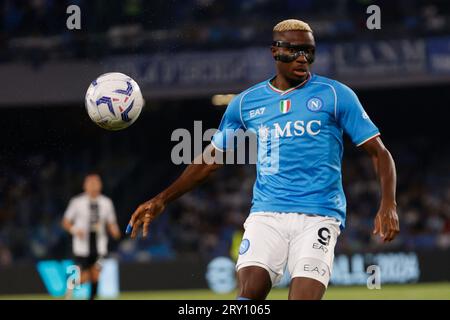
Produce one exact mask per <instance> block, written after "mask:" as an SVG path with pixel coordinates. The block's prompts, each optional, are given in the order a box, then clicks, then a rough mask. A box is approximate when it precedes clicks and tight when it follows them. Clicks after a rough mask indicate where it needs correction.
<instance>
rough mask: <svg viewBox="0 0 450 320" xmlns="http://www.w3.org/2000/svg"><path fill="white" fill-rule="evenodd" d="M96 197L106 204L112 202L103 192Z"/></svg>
mask: <svg viewBox="0 0 450 320" xmlns="http://www.w3.org/2000/svg"><path fill="white" fill-rule="evenodd" d="M98 197H99V199H100V201H103V202H105V203H108V204H112V203H113V201H112V200H111V198H109V197H108V196H105V195H104V194H101V195H99V196H98Z"/></svg>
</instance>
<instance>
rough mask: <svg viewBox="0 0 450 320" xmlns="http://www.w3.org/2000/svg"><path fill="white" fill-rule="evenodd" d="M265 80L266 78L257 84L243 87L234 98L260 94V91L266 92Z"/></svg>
mask: <svg viewBox="0 0 450 320" xmlns="http://www.w3.org/2000/svg"><path fill="white" fill-rule="evenodd" d="M267 81H268V80H264V81H261V82H258V83H257V84H255V85H253V86H251V87H249V88H247V89H245V90H244V91H242V92H240V93H239V94H238V95H237V96H236V98H239V100H241V99H243V98H245V97H248V96H253V95H260V94H261V93H262V92H266V91H265V90H266V88H267Z"/></svg>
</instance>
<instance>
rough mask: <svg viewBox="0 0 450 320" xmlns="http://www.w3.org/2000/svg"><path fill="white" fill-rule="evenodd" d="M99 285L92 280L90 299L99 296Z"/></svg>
mask: <svg viewBox="0 0 450 320" xmlns="http://www.w3.org/2000/svg"><path fill="white" fill-rule="evenodd" d="M97 287H98V282H91V296H90V297H89V300H94V299H95V297H96V296H97Z"/></svg>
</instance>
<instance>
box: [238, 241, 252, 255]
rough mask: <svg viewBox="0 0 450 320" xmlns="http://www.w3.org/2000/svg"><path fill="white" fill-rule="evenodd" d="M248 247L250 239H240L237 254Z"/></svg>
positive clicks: (243, 251)
mask: <svg viewBox="0 0 450 320" xmlns="http://www.w3.org/2000/svg"><path fill="white" fill-rule="evenodd" d="M248 248H250V241H249V240H248V239H242V242H241V245H240V246H239V254H244V253H246V252H247V251H248Z"/></svg>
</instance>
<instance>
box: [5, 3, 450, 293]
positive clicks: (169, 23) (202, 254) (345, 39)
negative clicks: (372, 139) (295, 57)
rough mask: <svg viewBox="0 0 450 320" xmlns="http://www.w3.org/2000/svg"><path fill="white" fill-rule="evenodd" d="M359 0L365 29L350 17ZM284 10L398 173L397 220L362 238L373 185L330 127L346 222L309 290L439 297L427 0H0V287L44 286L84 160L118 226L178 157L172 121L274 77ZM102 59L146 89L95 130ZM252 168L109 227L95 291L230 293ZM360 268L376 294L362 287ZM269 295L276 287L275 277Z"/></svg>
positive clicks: (446, 56) (449, 176)
mask: <svg viewBox="0 0 450 320" xmlns="http://www.w3.org/2000/svg"><path fill="white" fill-rule="evenodd" d="M70 4H76V5H78V6H79V7H80V8H81V13H82V18H81V30H71V31H69V30H67V28H66V19H67V17H68V14H66V8H67V6H68V5H70ZM371 4H377V5H379V6H380V8H381V29H380V30H368V29H367V28H366V19H367V18H368V16H369V15H368V14H367V13H366V8H367V7H368V6H369V5H371ZM285 18H299V19H303V20H305V21H307V22H308V23H310V25H311V26H312V28H313V30H314V31H315V37H316V42H317V44H318V55H317V61H316V63H315V66H314V69H313V70H314V71H315V72H317V73H319V74H321V75H324V76H329V77H331V78H335V79H337V80H340V81H342V82H344V83H346V84H348V85H349V86H351V87H352V88H353V89H355V91H356V92H357V94H358V96H359V97H360V100H361V102H362V103H363V105H364V106H365V108H366V111H367V112H368V113H369V115H370V116H371V118H372V119H373V120H374V122H375V123H376V124H377V125H378V127H379V128H380V130H381V133H382V137H383V141H384V142H385V144H386V145H387V146H388V147H389V149H390V150H391V152H392V154H393V157H394V159H395V161H396V164H397V170H398V198H397V201H398V211H399V217H400V222H401V233H400V235H399V236H398V238H397V239H396V240H395V241H394V242H393V243H391V244H388V245H383V244H381V243H380V242H379V241H378V239H377V238H375V237H372V236H371V231H372V226H373V217H374V216H375V213H376V210H377V205H378V200H379V197H378V196H379V195H378V184H377V183H376V181H375V180H374V174H373V172H372V170H373V169H372V166H371V163H370V159H369V158H368V157H367V156H366V155H365V153H364V152H362V151H361V150H357V149H356V148H354V147H353V146H352V145H351V144H350V143H349V141H347V148H346V152H345V155H344V164H343V177H344V184H345V190H346V195H347V200H348V226H347V228H346V230H345V231H344V232H343V234H342V235H341V236H340V238H339V241H338V245H337V247H336V259H335V266H334V273H333V277H332V280H331V285H330V289H329V291H328V292H327V294H326V296H325V298H327V299H430V298H431V299H450V283H449V281H450V166H449V163H450V148H449V146H450V143H449V140H448V137H449V134H448V120H447V119H448V117H447V115H448V110H447V109H448V108H449V101H450V90H449V89H448V88H449V85H450V5H449V3H448V1H444V0H440V1H439V0H428V1H425V0H423V1H422V0H411V1H399V0H390V1H387V0H386V1H369V0H359V1H357V0H333V1H331V0H328V1H322V0H321V1H312V0H292V1H289V0H283V1H281V0H276V1H275V0H246V1H240V0H232V1H219V0H185V1H143V0H123V1H106V0H105V1H102V0H91V1H87V0H77V1H75V0H73V1H52V0H38V1H31V0H26V1H18V0H3V1H1V2H0V26H1V29H0V47H1V50H0V79H1V85H0V111H1V116H0V128H1V129H0V130H1V137H2V138H1V143H0V299H3V298H12V299H20V298H28V299H41V298H44V299H45V298H52V297H53V298H58V297H61V296H62V295H63V292H64V289H65V279H66V276H67V275H66V269H65V266H66V265H68V264H70V263H71V262H70V261H68V259H70V256H71V250H70V249H71V246H70V244H71V239H70V237H69V236H68V235H67V234H65V233H64V232H63V230H62V228H61V227H60V222H61V218H62V214H63V212H64V210H65V208H66V205H67V203H68V200H69V199H70V197H72V196H73V195H75V194H77V193H79V192H81V182H82V178H83V174H84V173H86V172H88V171H91V170H99V171H100V172H101V174H102V177H103V180H104V185H105V190H104V192H105V194H106V195H108V196H110V197H111V198H112V199H113V201H114V203H115V206H116V210H117V214H118V219H119V224H120V227H121V230H125V226H126V224H127V222H128V219H129V217H130V214H131V213H132V212H133V210H134V209H135V207H136V206H137V205H138V204H139V203H141V202H142V201H144V200H147V199H148V198H149V197H151V196H153V195H155V194H156V193H157V192H158V191H160V190H161V189H162V188H164V187H166V186H167V185H168V184H169V183H170V182H172V181H173V179H174V178H175V177H176V176H177V175H178V174H180V173H181V171H182V170H183V169H184V166H182V165H174V164H172V163H171V160H170V153H171V150H172V148H173V147H174V145H175V144H176V142H174V141H171V133H172V131H173V130H175V129H177V128H186V129H187V130H189V131H191V132H193V128H194V121H200V120H201V121H202V122H203V123H202V125H203V130H206V129H208V128H217V126H218V124H219V121H220V118H221V116H222V113H223V111H224V109H225V107H224V105H223V104H224V103H226V100H227V96H217V95H225V94H235V93H239V92H240V91H242V90H244V89H246V88H247V87H249V86H250V85H252V84H255V83H257V82H259V81H262V80H264V79H267V78H269V77H270V76H271V75H272V74H273V60H272V58H271V56H270V53H269V50H268V46H269V44H270V41H271V28H272V26H273V25H274V24H275V23H276V22H278V21H280V20H282V19H285ZM110 71H119V72H124V73H126V74H128V75H130V76H131V77H133V78H134V79H135V80H136V81H137V82H138V83H139V84H140V86H141V89H142V91H143V93H144V96H145V99H146V107H145V109H144V111H143V113H142V114H141V117H140V118H139V120H138V121H137V122H136V123H135V124H133V126H132V127H130V128H128V129H126V130H124V131H121V132H107V131H105V130H103V129H100V128H98V127H97V126H95V124H93V123H92V122H91V121H90V120H89V118H88V116H87V114H86V112H85V110H84V94H85V91H86V89H87V87H88V85H89V84H90V82H91V81H92V80H93V79H95V78H96V77H97V76H98V75H100V74H102V73H105V72H110ZM253 179H254V167H253V166H250V165H235V166H228V167H226V168H224V169H222V170H221V171H220V172H219V173H218V174H217V176H216V177H215V178H213V179H212V180H210V181H209V182H208V183H207V184H205V185H204V186H202V187H200V188H199V189H197V190H196V191H194V192H191V193H190V194H188V195H186V196H184V197H183V198H181V199H180V200H178V201H176V202H175V203H173V204H172V205H170V206H169V207H168V208H167V210H166V212H165V213H164V214H163V215H162V216H160V217H159V219H158V220H157V221H155V223H154V224H153V225H152V227H151V231H150V235H151V236H150V237H149V238H148V239H146V240H143V239H140V240H138V241H131V240H129V239H127V238H126V237H123V238H122V239H121V241H118V242H117V241H116V242H115V241H112V240H110V251H111V255H110V257H109V260H108V261H106V262H105V269H104V270H105V272H104V273H103V274H102V280H101V284H100V295H101V296H102V297H103V298H123V299H185V298H193V299H196V298H198V299H232V298H233V297H234V295H235V278H234V273H233V263H234V259H235V257H236V254H237V247H238V246H239V241H240V239H241V236H242V224H243V221H244V220H245V218H246V216H247V214H248V210H249V207H250V199H251V188H252V182H253ZM217 258H219V259H217ZM373 264H376V265H379V266H380V268H381V272H382V274H381V281H382V287H381V289H380V290H369V289H367V288H366V281H367V278H368V276H369V274H367V273H366V268H367V266H369V265H373ZM287 281H288V278H286V279H285V281H284V283H283V284H282V285H281V287H285V286H286V284H287ZM85 290H89V288H88V286H87V287H83V288H82V289H80V291H79V292H78V293H77V295H76V296H77V297H79V298H82V297H83V295H84V294H85ZM214 292H215V293H214ZM269 298H273V299H279V298H281V299H286V298H287V289H285V288H280V289H277V290H275V291H274V292H273V293H271V295H270V296H269Z"/></svg>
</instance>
